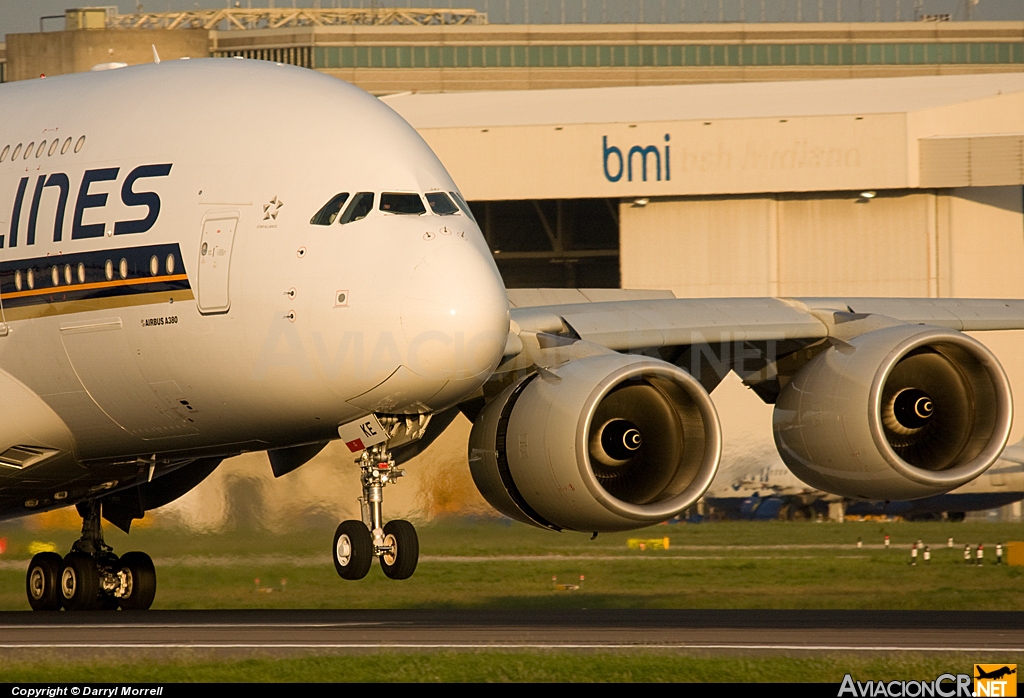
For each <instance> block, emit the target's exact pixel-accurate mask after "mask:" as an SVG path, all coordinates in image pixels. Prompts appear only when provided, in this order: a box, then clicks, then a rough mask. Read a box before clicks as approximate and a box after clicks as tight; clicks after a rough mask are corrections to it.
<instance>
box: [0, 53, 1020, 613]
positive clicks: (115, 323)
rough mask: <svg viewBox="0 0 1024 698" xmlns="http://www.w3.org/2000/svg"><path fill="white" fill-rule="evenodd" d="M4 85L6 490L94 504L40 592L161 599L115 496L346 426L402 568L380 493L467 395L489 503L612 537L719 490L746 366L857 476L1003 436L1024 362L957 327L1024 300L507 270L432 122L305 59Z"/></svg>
mask: <svg viewBox="0 0 1024 698" xmlns="http://www.w3.org/2000/svg"><path fill="white" fill-rule="evenodd" d="M0 109H2V110H3V119H2V120H0V236H2V237H0V301H2V309H0V312H2V315H0V396H2V399H0V417H2V419H0V517H5V518H11V517H17V516H23V515H26V514H31V513H34V512H39V511H43V510H46V509H52V508H56V507H63V506H68V505H75V506H76V507H77V508H78V511H79V513H80V514H81V515H82V518H83V528H82V537H81V538H80V539H79V540H78V541H77V542H76V543H75V544H74V546H73V547H72V550H71V552H70V553H69V554H68V555H66V556H64V557H63V558H61V557H60V556H58V555H56V554H55V553H43V554H40V555H37V556H36V557H35V558H33V560H32V562H31V563H30V565H29V570H28V574H27V591H28V598H29V603H30V605H31V606H32V607H33V608H34V609H57V608H60V607H64V608H66V609H88V608H116V607H118V606H120V607H121V608H136V609H137V608H148V607H149V605H150V604H151V603H152V601H153V597H154V594H155V589H156V577H155V572H154V569H153V564H152V561H151V560H150V558H149V557H148V556H147V555H145V554H144V553H139V552H131V553H126V554H124V555H122V556H120V557H118V556H117V555H115V554H114V552H113V551H112V550H111V549H110V548H109V547H108V546H106V545H105V544H104V542H103V537H102V531H101V523H100V522H101V518H106V519H107V520H109V521H110V522H112V523H114V524H115V525H117V526H118V527H120V528H122V529H124V530H126V531H127V530H128V529H129V528H130V525H131V522H132V521H133V520H134V519H137V518H140V517H142V516H143V515H144V514H145V512H146V511H147V510H150V509H154V508H156V507H159V506H161V505H163V504H165V503H167V502H169V501H172V500H173V499H175V498H177V497H179V496H181V495H182V494H183V493H185V492H187V491H188V490H189V489H191V488H192V487H194V486H195V485H196V484H198V483H199V482H200V481H201V480H202V479H203V478H204V477H206V476H207V475H208V474H209V473H210V472H211V471H212V470H213V469H214V468H215V467H216V466H217V464H218V463H219V462H220V461H221V460H222V459H224V458H227V457H230V456H234V455H236V454H239V453H243V452H246V451H263V450H265V451H267V452H268V454H269V460H270V465H271V467H272V468H273V472H274V473H275V474H276V475H283V474H285V473H287V472H289V471H291V470H293V469H295V468H298V467H299V466H301V465H302V464H303V463H305V462H306V461H308V460H309V459H310V458H311V457H312V456H313V455H315V454H316V453H317V452H318V451H319V450H320V449H321V448H323V447H324V445H325V444H326V443H327V442H328V441H330V440H331V439H337V438H341V439H343V440H344V442H345V443H346V444H347V445H348V446H349V448H350V449H351V450H352V452H353V459H356V458H358V462H359V463H360V466H361V478H362V491H363V499H362V502H363V520H362V521H345V522H343V523H341V525H340V526H339V527H338V530H337V533H336V534H335V538H334V545H333V548H332V551H333V556H334V564H335V566H336V568H337V571H338V573H339V574H340V575H341V576H342V577H344V578H346V579H357V578H361V577H363V576H365V575H366V573H367V572H368V570H369V567H370V565H371V563H372V562H373V561H374V559H375V558H377V559H379V560H380V563H381V565H382V567H383V570H384V572H385V573H386V574H387V575H388V576H389V577H393V578H396V579H401V578H405V577H408V576H409V575H411V574H412V573H413V571H414V569H415V567H416V562H417V558H418V549H419V545H418V541H417V538H416V533H415V530H414V529H413V527H412V526H411V525H410V524H409V523H408V522H405V521H388V522H385V516H384V513H383V507H382V493H383V491H384V489H385V486H386V485H389V484H391V483H392V482H393V481H394V480H395V478H396V477H397V476H399V475H400V474H401V473H400V470H398V465H400V464H401V462H402V461H403V460H405V459H407V458H408V457H410V456H411V455H412V454H414V453H416V452H418V451H420V450H422V449H423V448H425V447H426V445H427V444H429V442H430V441H431V440H432V439H434V438H436V436H437V434H438V433H440V432H441V431H442V430H443V429H444V427H445V426H446V425H447V423H448V422H449V421H450V420H451V419H452V417H453V416H454V415H455V414H456V411H457V410H461V411H462V412H463V413H465V414H467V415H468V416H470V418H471V419H472V420H473V421H474V427H473V431H472V435H471V440H470V444H469V461H470V467H471V469H472V474H473V477H474V480H475V482H476V483H477V485H478V487H479V489H480V491H481V492H482V493H483V495H484V496H485V497H486V498H487V500H488V501H489V502H490V503H491V504H492V505H493V506H494V507H495V508H497V509H498V510H500V511H502V512H504V513H505V514H508V515H509V516H511V517H514V518H516V519H518V520H520V521H523V522H526V523H529V524H533V525H536V526H541V527H544V528H549V529H552V530H561V529H573V530H578V531H587V532H595V533H596V532H600V531H616V530H626V529H631V528H639V527H642V526H646V525H649V524H652V523H655V522H658V521H662V520H664V519H667V518H670V517H672V516H675V515H677V514H678V513H679V512H681V511H682V510H684V509H686V508H687V507H689V506H690V505H691V504H693V503H694V502H696V501H697V499H698V498H699V497H700V496H701V495H702V494H703V493H704V491H705V490H706V489H707V487H708V486H709V485H710V483H711V481H712V479H713V478H714V476H715V472H716V469H717V468H718V463H719V458H720V454H721V437H720V427H719V421H718V416H717V414H716V412H715V408H714V406H713V404H712V402H711V400H710V398H709V397H708V391H709V390H711V389H712V388H713V387H714V386H715V385H716V384H717V383H718V381H720V380H721V378H722V376H724V375H725V373H726V372H727V371H728V370H733V371H736V372H737V373H738V374H739V375H740V377H741V378H743V380H744V381H745V383H746V384H747V385H748V386H750V387H751V388H752V389H753V390H754V391H755V392H756V393H757V394H758V395H759V396H761V397H762V398H763V399H764V400H766V401H767V402H772V403H775V405H776V407H775V438H776V442H777V444H778V447H779V451H780V453H781V454H782V457H783V459H784V460H785V462H786V464H787V465H788V466H789V468H791V469H792V470H793V472H794V473H796V474H797V475H799V477H800V479H801V480H803V481H805V482H807V483H809V484H812V485H814V486H815V487H818V488H820V489H824V490H827V491H830V492H834V493H836V494H840V495H843V496H849V497H856V498H862V499H911V498H918V497H926V496H930V495H934V494H938V493H941V492H946V491H948V490H951V489H953V488H955V487H958V486H960V485H962V484H964V483H966V482H969V481H970V480H972V479H974V478H976V477H977V476H979V475H980V474H982V473H983V472H984V471H985V470H986V469H987V468H988V467H989V466H990V465H991V464H992V463H994V462H995V461H996V459H997V458H998V457H999V454H1000V452H1001V451H1002V450H1003V447H1004V446H1005V444H1006V439H1007V435H1008V434H1009V429H1010V423H1011V412H1012V403H1011V399H1010V390H1009V385H1008V383H1007V380H1006V377H1005V375H1004V373H1003V370H1002V369H1001V367H1000V366H999V364H998V362H997V361H996V359H995V358H994V356H993V355H992V354H991V353H990V352H989V351H988V350H987V349H986V348H985V347H984V346H982V345H981V344H980V343H979V342H977V341H976V340H974V339H972V338H970V337H968V336H967V335H965V334H962V331H965V330H986V329H992V330H995V329H1021V328H1024V301H991V300H985V301H957V300H949V299H945V300H887V299H827V298H814V299H788V300H778V299H723V300H699V301H694V300H676V299H674V298H673V297H672V296H671V294H666V293H658V292H631V291H607V290H605V291H573V290H567V291H566V290H563V291H542V290H538V291H517V292H506V290H505V288H504V285H503V284H502V280H501V278H500V276H499V275H498V272H497V270H496V268H495V265H494V262H493V261H492V258H491V254H490V251H489V250H488V248H487V246H486V244H485V243H484V240H483V237H482V235H481V233H480V229H479V228H478V226H477V225H476V223H475V221H474V220H473V217H472V214H471V212H470V210H469V207H468V206H467V205H466V202H465V200H464V199H463V197H462V196H461V195H460V194H459V190H458V188H457V187H456V185H455V183H454V182H453V181H452V180H451V178H450V177H449V175H448V174H447V173H446V172H445V170H444V168H443V167H442V165H441V164H440V162H439V161H438V160H437V158H436V157H435V156H434V154H433V153H432V152H431V150H430V149H429V148H428V147H427V145H426V144H425V143H424V142H423V140H422V139H421V138H420V137H419V135H418V134H417V133H416V132H415V131H414V130H413V129H412V128H411V127H410V126H409V125H408V124H407V123H406V122H405V121H403V120H402V119H401V118H400V117H398V116H397V115H396V114H395V113H394V112H393V111H392V110H391V109H390V108H389V107H387V106H386V105H384V104H383V103H382V102H380V101H379V100H377V99H375V98H373V97H371V96H370V95H368V94H366V93H364V92H362V91H360V90H358V89H356V88H354V87H351V86H349V85H347V84H345V83H343V82H341V81H338V80H335V79H334V78H330V77H325V76H323V75H319V74H317V73H315V72H312V71H307V70H302V69H298V68H293V67H288V66H279V65H275V64H272V63H266V62H259V61H245V60H232V59H219V60H217V59H215V60H201V61H200V60H193V61H173V62H169V61H165V62H163V63H160V64H151V65H145V66H138V67H130V68H119V69H114V70H107V71H102V72H93V73H88V74H83V75H71V76H66V77H57V78H46V79H41V80H33V81H26V82H17V83H13V84H8V85H2V86H0ZM495 166H496V167H497V166H500V165H499V163H495ZM510 295H511V297H512V302H511V304H510ZM510 305H511V306H512V307H510Z"/></svg>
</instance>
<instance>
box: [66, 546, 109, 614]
mask: <svg viewBox="0 0 1024 698" xmlns="http://www.w3.org/2000/svg"><path fill="white" fill-rule="evenodd" d="M60 591H61V595H62V596H63V601H64V608H66V609H67V610H69V611H94V610H96V609H98V608H99V607H100V603H101V600H100V573H99V570H97V569H96V563H95V562H94V561H93V559H92V558H91V557H89V556H88V555H84V554H82V553H69V554H68V555H67V556H65V557H64V566H63V569H62V570H61V573H60Z"/></svg>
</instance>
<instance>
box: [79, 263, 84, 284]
mask: <svg viewBox="0 0 1024 698" xmlns="http://www.w3.org/2000/svg"><path fill="white" fill-rule="evenodd" d="M78 283H80V284H84V283H85V265H84V264H82V263H81V262H79V263H78Z"/></svg>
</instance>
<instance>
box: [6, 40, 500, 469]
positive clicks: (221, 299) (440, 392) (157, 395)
mask: <svg viewBox="0 0 1024 698" xmlns="http://www.w3.org/2000/svg"><path fill="white" fill-rule="evenodd" d="M0 110H2V113H3V119H2V120H0V151H2V150H3V149H4V148H5V147H6V146H8V145H9V146H10V151H9V152H6V153H5V155H4V157H3V159H2V161H0V234H3V235H4V237H5V239H4V244H3V248H2V250H0V264H2V267H0V280H2V301H3V310H4V320H5V327H6V334H5V335H4V336H0V370H2V373H3V374H4V379H5V380H6V381H7V383H10V384H11V385H17V384H21V386H23V387H24V388H27V390H28V391H29V392H30V393H32V394H34V395H35V396H37V397H38V399H39V400H41V401H42V403H45V407H44V406H42V405H35V403H32V406H33V408H36V407H37V408H38V410H39V411H40V414H41V416H39V417H38V419H39V420H41V421H40V423H42V422H46V423H47V425H48V427H49V428H50V433H55V434H56V432H57V431H59V429H57V428H56V427H55V426H54V425H55V424H56V422H54V421H53V416H54V415H55V416H56V417H57V418H59V420H60V422H61V423H62V424H63V426H64V428H65V430H66V432H67V433H66V434H65V435H64V436H63V437H58V436H54V437H53V440H56V441H62V443H33V438H35V439H36V440H37V441H38V440H39V439H38V435H37V436H35V437H34V436H33V434H31V433H26V432H27V431H31V429H29V427H31V426H32V424H31V423H29V424H28V427H22V428H21V432H22V433H18V434H4V433H3V430H2V429H0V440H2V441H3V443H0V456H2V453H3V452H4V450H5V449H7V448H9V447H11V446H15V445H19V444H24V445H30V446H39V447H52V448H56V449H60V450H67V449H70V450H71V451H73V456H74V461H76V462H77V463H80V464H82V463H84V464H86V465H88V464H90V463H97V464H110V463H124V464H125V465H126V467H127V466H129V465H130V464H131V463H141V462H143V461H147V460H148V461H149V462H151V463H156V465H157V467H158V468H159V467H160V465H161V464H162V463H165V462H166V463H169V462H171V461H173V460H175V459H178V460H180V459H181V458H185V457H195V456H199V455H213V456H219V455H231V454H233V453H238V452H241V451H244V450H258V449H266V448H278V447H284V446H288V445H294V444H302V443H309V442H313V441H317V440H326V439H329V438H336V437H337V428H338V426H339V425H340V424H343V423H345V422H347V421H349V420H352V419H355V418H357V417H359V416H362V415H365V414H366V413H368V412H383V413H423V412H431V411H435V410H439V409H443V408H445V407H448V406H451V405H453V404H455V403H456V402H458V401H459V400H461V399H463V398H464V397H466V396H467V395H469V394H471V393H472V392H474V391H476V390H477V389H478V388H479V387H480V385H481V384H482V383H483V382H484V381H485V380H486V379H487V378H488V377H489V375H490V374H491V372H492V370H493V369H494V367H495V366H496V365H497V362H498V360H499V359H500V357H501V354H502V350H503V348H504V345H505V341H506V336H507V333H508V300H507V296H506V294H505V290H504V286H503V284H502V281H501V278H500V276H499V275H498V272H497V270H496V268H495V266H494V263H493V261H492V258H491V255H490V253H489V250H488V249H487V246H486V244H485V243H484V240H483V238H482V235H481V234H480V230H479V228H478V227H477V225H476V224H475V222H474V221H473V220H472V219H471V218H470V217H469V216H468V215H467V213H466V212H465V211H464V210H462V209H460V210H459V211H458V212H457V213H449V214H448V215H436V214H434V213H432V212H431V209H430V208H429V206H428V207H427V210H426V213H424V214H422V215H396V214H392V213H388V212H385V211H382V210H380V208H379V206H378V203H379V201H380V194H381V193H382V192H397V193H415V194H418V195H419V196H420V198H421V200H424V201H425V199H423V197H424V195H425V194H427V193H430V192H446V193H447V192H457V191H458V190H457V188H456V186H455V184H454V182H452V180H451V178H450V177H449V175H448V174H447V172H446V171H445V169H444V167H443V166H442V165H441V163H440V162H439V161H438V160H437V158H436V157H435V156H434V154H433V153H432V152H431V151H430V149H429V148H428V147H427V146H426V144H425V143H424V142H423V141H422V139H421V138H420V137H419V136H418V135H417V134H416V132H415V131H414V130H413V129H412V128H411V127H410V126H409V125H408V124H407V123H405V122H404V121H403V120H402V119H401V118H400V117H399V116H397V115H396V114H395V113H394V112H393V111H392V110H391V109H390V108H388V107H387V106H385V105H384V104H382V103H381V102H380V101H379V100H377V99H375V98H373V97H371V96H370V95H367V94H366V93H364V92H362V91H360V90H358V89H356V88H353V87H351V86H349V85H347V84H345V83H343V82H341V81H338V80H335V79H333V78H328V77H324V76H321V75H319V74H316V73H314V72H312V71H306V70H302V69H296V68H292V67H287V66H280V65H275V64H272V63H266V62H259V61H242V60H210V61H205V60H204V61H175V62H164V63H161V64H159V65H155V64H154V65H146V66H139V67H133V68H124V69H119V70H111V71H106V72H98V73H91V74H88V75H78V76H68V77H59V78H47V79H43V80H34V81H29V82H24V83H14V84H11V85H4V86H0ZM83 138H84V140H81V139H83ZM68 139H70V145H69V146H68V148H67V150H66V151H63V148H64V144H65V142H67V141H68ZM80 140H81V145H80V147H77V149H76V146H77V144H78V143H79V141H80ZM54 141H56V142H57V143H58V144H57V145H56V146H53V149H52V150H51V146H52V144H53V143H54ZM30 143H31V144H33V145H32V150H31V152H29V151H28V150H27V146H28V145H29V144H30ZM19 144H20V145H21V147H20V148H17V146H18V145H19ZM40 144H43V145H40ZM16 148H17V150H18V153H17V157H12V156H13V154H14V151H15V149H16ZM62 151H63V152H62ZM115 168H116V169H115ZM37 191H38V194H37ZM342 192H347V193H349V194H350V197H351V195H354V194H355V193H357V192H372V193H375V195H376V198H375V199H374V207H373V209H372V210H371V211H370V212H369V213H368V215H366V217H365V218H363V219H361V220H357V221H353V222H350V223H347V224H344V225H342V224H340V223H339V222H338V221H334V222H333V223H332V224H330V225H314V224H312V223H311V222H310V221H311V218H312V217H313V215H314V214H315V213H317V211H318V210H320V209H321V207H322V206H324V204H326V203H327V202H328V201H329V200H330V199H331V198H332V197H334V196H336V195H337V194H339V193H342ZM452 198H453V199H454V200H457V197H454V196H453V197H452ZM62 199H64V201H63V218H62V220H61V221H60V222H58V219H59V218H60V210H61V208H62ZM154 216H155V218H154ZM33 220H34V225H33ZM147 224H148V225H147ZM30 228H32V229H34V230H33V231H32V232H34V239H33V240H30V239H29V236H30ZM142 229H144V230H142ZM12 238H13V239H12ZM121 260H124V262H123V263H122V261H121ZM108 261H109V264H108ZM30 272H31V280H30V278H29V276H30ZM55 282H56V283H55ZM9 390H14V389H13V388H10V389H9ZM23 397H24V396H23ZM24 400H28V402H32V400H31V399H30V398H24ZM46 409H49V410H52V412H53V415H44V414H42V413H43V412H45V411H46ZM29 411H31V410H29ZM22 412H25V410H22ZM46 431H47V430H46V429H42V430H41V433H46ZM37 434H38V432H37ZM44 440H45V439H44ZM86 470H87V469H86ZM67 477H68V480H76V479H78V480H81V479H82V478H86V479H87V474H86V475H83V473H82V472H74V473H71V472H68V473H67ZM55 486H56V485H55ZM2 487H3V482H2V481H0V488H2Z"/></svg>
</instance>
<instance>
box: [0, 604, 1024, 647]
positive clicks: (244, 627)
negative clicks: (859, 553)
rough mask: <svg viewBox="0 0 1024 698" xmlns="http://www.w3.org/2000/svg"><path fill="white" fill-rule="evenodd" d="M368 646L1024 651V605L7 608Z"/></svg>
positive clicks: (102, 634)
mask: <svg viewBox="0 0 1024 698" xmlns="http://www.w3.org/2000/svg"><path fill="white" fill-rule="evenodd" d="M126 649H131V650H132V651H133V654H135V653H137V652H139V651H142V652H144V653H146V654H155V655H162V654H166V653H173V652H179V651H182V650H186V651H189V650H191V651H194V652H198V653H200V654H206V653H212V654H216V655H222V654H238V655H248V654H254V653H256V654H263V655H265V654H272V655H293V654H310V653H315V654H344V653H355V652H367V651H387V650H402V651H482V650H497V651H515V650H555V649H558V650H567V651H601V650H606V651H620V650H632V651H643V650H660V651H669V650H671V651H681V652H701V653H711V654H761V653H780V652H781V653H786V654H804V653H822V652H853V653H868V652H879V653H881V652H975V653H976V652H988V653H993V652H1000V653H1008V652H1014V653H1024V613H1022V612H1005V613H1004V612H998V611H985V612H977V613H972V612H938V611H790V610H659V609H635V610H634V609H629V610H626V609H614V610H606V609H602V610H578V611H551V610H537V611H533V610H529V611H526V610H510V611H502V610H480V611H473V610H450V611H449V610H308V611H307V610H255V611H253V610H231V611H149V612H144V613H124V612H121V613H109V612H108V613H103V612H96V613H52V614H43V613H30V612H16V613H4V614H0V651H2V652H4V654H5V655H6V656H17V655H22V654H23V653H27V654H30V655H31V654H36V653H38V652H40V651H43V652H46V651H52V650H59V652H60V654H61V655H62V656H69V657H83V656H90V655H95V654H110V653H118V652H119V651H121V650H126Z"/></svg>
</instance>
